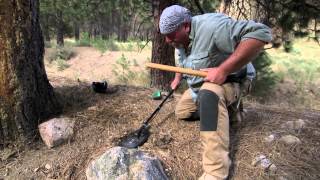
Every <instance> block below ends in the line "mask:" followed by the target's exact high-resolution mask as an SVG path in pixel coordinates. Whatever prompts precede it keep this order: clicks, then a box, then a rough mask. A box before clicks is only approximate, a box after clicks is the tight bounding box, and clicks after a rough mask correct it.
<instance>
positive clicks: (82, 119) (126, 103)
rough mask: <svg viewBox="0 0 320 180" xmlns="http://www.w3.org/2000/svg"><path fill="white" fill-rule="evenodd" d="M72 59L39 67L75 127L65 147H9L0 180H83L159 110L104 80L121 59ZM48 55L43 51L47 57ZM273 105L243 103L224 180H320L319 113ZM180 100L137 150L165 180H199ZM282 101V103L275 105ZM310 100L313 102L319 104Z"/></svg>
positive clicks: (195, 136) (197, 152)
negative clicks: (100, 88)
mask: <svg viewBox="0 0 320 180" xmlns="http://www.w3.org/2000/svg"><path fill="white" fill-rule="evenodd" d="M74 50H75V52H76V55H75V56H74V57H73V58H72V59H71V60H69V61H68V62H67V63H68V64H69V67H68V68H66V69H64V70H60V71H59V70H58V69H57V66H56V65H54V64H49V63H46V71H47V74H48V78H49V81H50V83H51V84H52V85H53V87H54V89H55V91H56V92H57V93H58V94H59V97H60V98H61V100H62V102H63V106H64V110H63V113H62V114H61V117H69V118H72V119H74V120H75V121H76V126H75V132H76V134H75V137H74V139H73V140H72V141H70V142H68V143H65V144H63V145H60V146H58V147H55V148H52V149H48V148H47V147H46V146H45V144H44V143H43V142H42V141H41V140H39V141H37V143H35V144H32V145H29V146H28V148H24V147H25V146H24V147H21V146H14V145H13V146H12V147H11V148H10V149H9V150H8V151H7V152H9V155H7V156H6V158H4V151H3V152H2V154H1V159H0V179H86V176H85V169H86V167H87V165H88V163H89V162H90V161H91V160H92V159H94V158H95V157H96V156H98V155H99V154H101V153H103V152H105V151H106V150H107V149H109V148H111V147H114V146H116V144H117V141H118V139H119V138H120V137H122V136H123V135H125V134H126V133H128V132H131V131H132V130H135V129H137V128H138V127H140V125H141V123H142V121H143V120H144V119H145V118H146V117H147V116H148V115H149V114H150V113H152V112H153V111H154V110H155V108H156V107H157V106H158V105H159V103H160V102H159V101H157V100H152V99H151V98H150V95H151V94H152V93H153V92H154V90H155V89H152V88H148V87H143V86H132V85H119V84H117V83H116V77H115V75H114V74H113V73H112V72H111V69H112V68H113V66H112V64H114V63H115V62H116V60H117V59H118V58H120V57H121V54H122V52H106V53H103V54H102V53H100V52H98V51H96V50H95V49H93V48H89V47H86V48H85V47H78V48H74ZM47 51H50V50H47ZM124 55H125V56H126V57H135V58H136V59H137V60H138V61H137V62H138V64H139V66H136V68H137V69H138V70H143V69H144V68H143V64H144V62H145V61H147V59H148V58H147V57H148V56H149V57H150V51H149V52H142V53H137V52H124ZM103 79H105V80H107V81H108V82H110V86H113V87H115V86H116V87H117V88H118V91H117V92H115V93H112V94H97V93H94V92H93V91H92V89H91V82H92V81H100V80H103ZM277 96H279V97H274V99H276V100H277V101H275V103H272V102H269V103H268V104H262V103H259V102H257V101H253V100H246V101H245V103H244V107H245V109H246V116H245V119H244V121H242V122H241V123H233V124H232V126H231V129H230V150H231V151H230V156H231V159H232V168H231V170H230V174H231V175H230V176H231V179H237V180H246V179H278V180H285V179H286V180H292V179H320V172H319V170H320V121H319V120H320V109H316V108H315V109H310V108H308V109H304V108H300V107H299V108H296V107H290V106H286V105H285V104H286V103H283V104H281V105H279V103H278V101H283V102H285V98H283V97H281V94H280V95H279V94H277ZM179 97H180V94H178V93H176V94H174V98H172V99H170V101H169V102H167V103H166V105H165V106H163V108H162V109H161V111H160V112H159V114H158V116H157V117H156V118H155V119H154V121H153V122H152V123H151V131H152V135H151V137H150V139H149V140H148V142H147V143H146V144H145V145H144V146H142V147H141V148H139V149H141V150H143V151H145V152H148V153H150V154H152V155H155V156H157V157H159V158H160V159H161V161H162V162H163V165H164V168H165V172H166V173H167V175H168V176H169V177H170V178H171V179H196V178H197V177H199V176H200V175H201V173H202V169H201V143H200V139H199V121H195V122H185V121H179V120H177V119H176V118H175V116H174V106H175V104H176V102H177V101H178V100H179ZM281 98H282V99H281ZM319 100H320V99H316V100H315V101H319ZM299 119H300V120H303V121H304V122H305V125H304V127H303V128H302V129H300V130H299V131H295V130H290V129H289V128H286V127H284V128H283V127H282V125H283V124H284V123H286V122H288V121H295V120H299ZM271 134H275V135H276V136H279V137H281V136H284V135H294V136H296V137H298V138H299V139H300V140H301V144H295V145H290V146H288V145H285V144H283V143H282V142H280V141H279V140H275V141H273V142H271V143H267V142H266V141H265V140H264V139H265V138H266V137H267V136H269V135H271ZM259 155H265V156H266V157H267V158H268V159H269V160H270V161H271V162H272V163H273V164H274V165H276V167H277V171H276V172H275V173H270V172H267V171H264V170H263V169H262V168H260V167H259V166H254V165H253V164H252V162H253V161H254V159H255V158H256V157H257V156H259Z"/></svg>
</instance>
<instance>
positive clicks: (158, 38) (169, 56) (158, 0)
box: [151, 0, 176, 90]
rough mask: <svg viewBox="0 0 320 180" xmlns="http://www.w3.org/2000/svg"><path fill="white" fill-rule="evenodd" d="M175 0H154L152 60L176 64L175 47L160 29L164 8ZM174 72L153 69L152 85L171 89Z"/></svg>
mask: <svg viewBox="0 0 320 180" xmlns="http://www.w3.org/2000/svg"><path fill="white" fill-rule="evenodd" d="M175 2H176V1H174V0H153V1H152V6H153V7H152V12H153V18H154V28H153V39H152V58H151V62H153V63H159V64H166V65H171V66H174V65H175V61H174V48H173V47H171V46H169V45H168V44H167V43H166V42H165V38H164V36H163V35H161V34H160V30H159V25H158V24H159V20H160V15H161V12H162V10H163V9H164V8H165V7H167V6H169V5H172V4H174V3H175ZM173 77H174V73H170V72H166V71H159V70H156V69H151V86H153V87H156V88H159V89H162V90H169V89H170V83H171V81H172V80H173Z"/></svg>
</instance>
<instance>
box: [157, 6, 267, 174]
mask: <svg viewBox="0 0 320 180" xmlns="http://www.w3.org/2000/svg"><path fill="white" fill-rule="evenodd" d="M159 28H160V32H161V33H162V34H164V35H165V38H166V42H167V43H169V44H171V45H172V46H173V47H175V48H177V49H178V50H179V56H180V57H179V66H181V67H185V68H192V69H196V70H203V71H207V72H208V75H207V77H205V78H200V77H195V76H189V75H181V74H179V73H177V74H176V76H175V78H174V80H173V81H172V83H171V88H172V89H176V88H177V86H178V84H179V83H180V81H181V79H182V76H184V77H185V78H186V80H187V83H188V85H189V89H188V90H187V91H186V92H185V93H184V94H183V95H182V97H181V99H180V101H179V102H178V104H177V106H176V111H175V113H176V116H177V118H178V119H185V120H186V119H192V118H197V114H198V113H197V112H198V110H199V114H200V137H201V141H202V145H203V153H202V156H203V157H202V165H203V170H204V173H203V175H202V176H201V177H200V179H226V178H227V176H228V172H229V167H230V163H231V162H230V159H229V117H228V111H227V106H228V105H230V104H231V103H233V102H235V101H237V99H238V98H239V91H240V90H239V83H238V82H233V81H232V80H231V81H228V78H227V77H228V76H229V75H232V74H237V73H238V72H241V71H243V69H245V67H246V65H247V64H248V63H249V62H250V61H251V60H252V59H253V58H254V57H256V56H257V55H258V54H259V52H260V51H261V50H262V49H263V47H264V45H265V44H266V43H268V42H270V41H271V39H272V38H271V32H270V29H269V28H268V27H267V26H265V25H263V24H260V23H255V22H253V21H235V20H233V19H231V18H230V17H228V16H226V15H224V14H220V13H207V14H203V15H198V16H194V17H191V13H190V11H189V10H188V9H186V8H184V7H181V6H178V5H173V6H170V7H167V8H166V9H164V10H163V12H162V14H161V16H160V21H159ZM251 69H252V68H251Z"/></svg>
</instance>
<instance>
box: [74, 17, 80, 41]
mask: <svg viewBox="0 0 320 180" xmlns="http://www.w3.org/2000/svg"><path fill="white" fill-rule="evenodd" d="M74 21H75V22H74V38H75V40H76V41H79V39H80V30H79V29H80V28H79V23H78V20H74Z"/></svg>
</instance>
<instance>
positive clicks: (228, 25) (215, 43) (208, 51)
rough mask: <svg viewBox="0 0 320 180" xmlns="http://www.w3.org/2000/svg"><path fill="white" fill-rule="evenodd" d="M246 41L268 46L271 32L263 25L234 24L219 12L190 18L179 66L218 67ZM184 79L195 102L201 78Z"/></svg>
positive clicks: (251, 23)
mask: <svg viewBox="0 0 320 180" xmlns="http://www.w3.org/2000/svg"><path fill="white" fill-rule="evenodd" d="M250 38H253V39H258V40H261V41H264V42H266V43H268V42H270V41H271V40H272V36H271V30H270V28H269V27H267V26H266V25H264V24H261V23H256V22H254V21H236V20H234V19H232V18H230V17H228V16H226V15H224V14H221V13H208V14H203V15H198V16H194V17H192V21H191V32H190V34H189V39H190V44H189V48H188V50H187V53H186V51H185V49H179V59H178V60H179V66H181V67H184V68H192V69H195V70H199V69H204V68H209V67H216V66H219V65H220V64H221V63H222V62H223V61H225V60H226V59H227V58H228V57H229V56H230V55H231V54H232V53H233V52H234V51H235V49H236V47H237V45H238V44H239V43H240V42H241V41H244V40H246V39H250ZM184 76H185V77H186V79H187V82H188V85H189V87H190V88H191V89H192V91H193V93H192V97H193V99H195V98H196V95H197V92H198V90H199V87H200V86H201V85H202V83H203V78H200V77H196V76H190V75H184Z"/></svg>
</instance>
